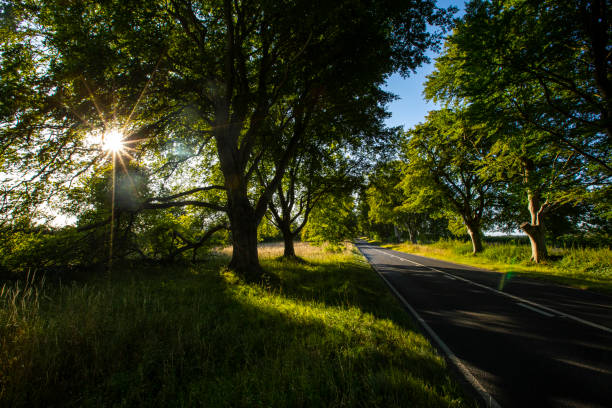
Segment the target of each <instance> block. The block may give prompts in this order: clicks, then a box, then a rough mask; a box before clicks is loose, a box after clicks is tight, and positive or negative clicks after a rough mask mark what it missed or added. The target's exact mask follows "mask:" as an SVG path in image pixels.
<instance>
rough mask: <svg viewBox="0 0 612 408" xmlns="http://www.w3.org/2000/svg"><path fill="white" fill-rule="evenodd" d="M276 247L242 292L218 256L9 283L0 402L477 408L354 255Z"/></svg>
mask: <svg viewBox="0 0 612 408" xmlns="http://www.w3.org/2000/svg"><path fill="white" fill-rule="evenodd" d="M280 251H282V248H275V247H266V248H264V249H263V250H262V258H263V259H262V265H263V266H264V268H266V269H267V270H268V271H269V272H270V273H272V274H275V275H277V276H278V277H279V282H280V283H279V284H278V285H277V286H274V287H264V286H261V285H253V284H245V283H244V282H242V281H241V280H240V279H238V278H237V277H236V276H234V275H233V274H232V273H231V272H228V271H225V270H224V269H223V267H222V265H223V264H224V263H225V262H226V259H224V258H223V257H219V258H217V259H213V260H211V261H210V262H209V263H207V264H205V265H199V266H187V267H183V266H181V267H179V266H175V267H173V268H163V269H162V268H157V269H155V270H147V269H144V268H143V269H140V270H123V271H121V272H122V274H123V276H121V274H120V273H116V274H114V275H113V280H112V281H108V280H92V281H90V282H87V283H85V284H77V283H72V284H69V285H62V286H51V285H46V286H44V285H43V286H41V285H38V286H37V285H33V284H31V283H28V284H27V286H25V287H24V286H23V284H15V285H13V286H9V285H8V284H7V285H4V286H3V287H2V289H1V296H0V406H11V407H20V406H129V407H131V406H164V407H166V406H207V407H217V406H218V407H235V406H257V407H260V406H270V407H287V406H292V407H293V406H295V407H306V406H307V407H317V406H326V407H327V406H339V407H341V406H374V407H376V406H380V407H387V406H419V407H421V406H434V407H438V406H465V405H471V404H472V402H471V400H470V399H469V398H467V397H466V396H465V395H464V394H463V393H462V391H461V389H460V388H459V387H458V386H457V384H456V383H455V382H454V381H453V379H452V378H451V377H450V376H449V375H448V373H447V371H446V366H445V362H444V360H443V359H442V358H441V357H440V356H439V355H437V354H436V352H435V351H434V349H433V348H432V346H431V345H430V344H429V343H428V342H427V341H426V339H425V338H423V336H421V335H420V334H418V333H417V332H415V331H414V328H413V326H412V323H411V322H410V320H409V319H408V318H407V316H406V314H405V313H404V311H403V310H402V309H401V307H400V306H399V305H398V303H397V302H396V301H395V299H394V298H392V296H391V295H389V293H388V291H387V290H386V288H385V287H384V285H383V284H382V283H381V282H380V281H379V279H378V277H377V276H376V275H375V274H374V273H372V271H371V270H370V269H369V267H368V266H367V265H366V264H365V263H363V262H362V260H361V259H360V257H359V256H358V255H357V254H355V253H354V252H351V251H349V250H347V251H344V252H342V253H337V254H329V253H325V252H324V251H322V250H319V249H317V248H313V247H310V246H307V245H305V244H299V245H298V246H297V247H296V251H297V253H298V255H299V256H300V257H302V259H303V261H301V262H290V261H283V260H281V259H279V258H278V257H277V256H278V255H279V254H280ZM115 276H116V277H115Z"/></svg>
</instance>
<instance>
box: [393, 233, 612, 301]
mask: <svg viewBox="0 0 612 408" xmlns="http://www.w3.org/2000/svg"><path fill="white" fill-rule="evenodd" d="M383 246H384V247H385V248H390V249H394V250H396V251H402V252H409V253H413V254H417V255H422V256H428V257H431V258H437V259H443V260H447V261H451V262H456V263H462V264H467V265H473V266H477V267H481V268H486V269H490V270H494V271H498V272H504V273H508V272H510V273H515V274H520V275H522V276H528V277H531V278H537V279H547V280H550V281H553V282H557V283H561V284H564V285H570V286H574V287H577V288H581V289H594V290H598V291H602V292H606V293H612V250H610V249H609V248H599V249H595V248H563V249H561V248H552V249H549V253H550V255H552V256H551V259H550V260H547V261H545V262H543V263H541V264H534V263H533V262H531V261H530V260H529V258H530V256H531V249H530V247H529V246H528V245H520V244H514V243H503V242H495V243H489V244H485V249H484V251H483V252H482V253H480V254H477V255H472V253H471V252H472V245H471V243H469V242H463V241H458V240H441V241H438V242H436V243H433V244H427V245H418V244H410V243H403V244H386V245H383Z"/></svg>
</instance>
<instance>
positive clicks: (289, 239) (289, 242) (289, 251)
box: [281, 227, 296, 258]
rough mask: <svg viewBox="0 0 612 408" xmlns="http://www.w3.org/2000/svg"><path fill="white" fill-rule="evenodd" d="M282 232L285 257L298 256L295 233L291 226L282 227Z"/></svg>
mask: <svg viewBox="0 0 612 408" xmlns="http://www.w3.org/2000/svg"><path fill="white" fill-rule="evenodd" d="M281 232H282V234H283V241H284V242H285V251H284V252H283V257H285V258H296V256H295V248H294V246H293V237H294V235H293V233H292V232H291V227H289V228H282V229H281Z"/></svg>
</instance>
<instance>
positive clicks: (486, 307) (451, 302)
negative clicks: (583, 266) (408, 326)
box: [357, 240, 612, 408]
mask: <svg viewBox="0 0 612 408" xmlns="http://www.w3.org/2000/svg"><path fill="white" fill-rule="evenodd" d="M357 247H358V248H359V250H360V251H361V252H362V254H363V255H364V256H365V257H366V258H367V259H368V261H369V262H370V264H371V265H372V266H373V267H374V268H375V269H376V271H377V272H378V273H379V274H380V275H381V276H382V277H383V279H384V280H385V281H386V282H387V284H388V285H389V286H390V287H391V290H392V291H393V292H394V293H395V294H396V295H397V296H398V297H399V298H400V300H401V301H402V302H403V303H404V305H405V306H406V308H407V309H408V310H409V312H410V313H412V314H413V315H414V317H415V319H416V320H417V321H418V322H419V323H420V324H421V326H422V327H423V329H424V330H425V332H426V333H427V334H428V336H429V337H430V338H431V339H432V341H433V342H434V343H435V344H436V345H437V346H438V348H439V349H441V350H442V351H443V352H444V353H445V354H446V356H447V358H448V360H450V361H451V364H452V365H454V366H455V367H456V368H457V369H458V370H459V371H460V372H461V373H462V375H463V376H464V377H465V379H466V380H467V381H468V382H469V383H471V385H472V386H473V387H474V389H475V390H476V391H477V392H478V393H479V394H480V395H481V396H482V398H483V399H485V401H486V404H485V405H489V406H494V407H497V406H501V407H504V408H508V407H612V297H610V296H606V295H603V294H598V293H593V292H590V291H583V290H579V289H573V288H569V287H564V286H559V285H553V284H550V283H545V282H541V281H536V280H529V279H521V278H516V277H515V278H512V277H511V276H508V275H504V274H500V273H496V272H490V271H485V270H482V269H478V268H473V267H469V266H464V265H458V264H453V263H449V262H444V261H439V260H434V259H430V258H425V257H420V256H415V255H411V254H406V253H402V252H396V251H392V250H389V249H383V248H380V247H378V246H375V245H371V244H368V243H367V242H366V241H361V240H358V241H357Z"/></svg>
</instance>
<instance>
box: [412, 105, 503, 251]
mask: <svg viewBox="0 0 612 408" xmlns="http://www.w3.org/2000/svg"><path fill="white" fill-rule="evenodd" d="M487 136H488V133H487V131H486V129H485V128H484V127H483V126H482V125H481V124H478V123H474V122H473V121H470V119H469V118H468V117H467V116H466V113H465V112H462V111H451V110H441V111H432V112H430V113H429V115H428V116H427V121H426V122H425V123H423V124H419V125H417V126H415V128H414V129H412V130H410V131H409V132H408V134H407V141H406V145H405V149H404V152H403V160H404V161H405V165H404V178H403V180H402V188H403V189H404V193H405V194H406V200H407V201H408V208H413V209H415V210H416V211H422V210H423V209H429V210H430V211H432V212H434V213H435V212H437V213H438V214H439V215H442V214H448V215H450V217H452V215H453V214H456V215H457V216H459V217H461V219H462V221H463V223H464V225H465V227H466V228H467V231H468V234H469V235H470V238H471V240H472V247H473V252H474V253H477V252H480V251H482V249H483V248H482V240H481V229H482V226H483V223H484V222H486V221H487V218H488V214H490V212H491V210H492V207H493V205H494V203H495V194H494V189H493V187H494V183H492V182H487V181H485V180H484V179H483V178H482V177H480V176H479V174H478V169H479V166H480V162H481V161H482V160H483V159H484V158H485V157H486V155H487V154H488V153H489V149H490V142H489V140H488V138H487Z"/></svg>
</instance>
